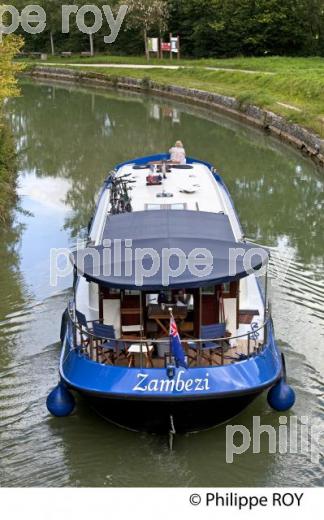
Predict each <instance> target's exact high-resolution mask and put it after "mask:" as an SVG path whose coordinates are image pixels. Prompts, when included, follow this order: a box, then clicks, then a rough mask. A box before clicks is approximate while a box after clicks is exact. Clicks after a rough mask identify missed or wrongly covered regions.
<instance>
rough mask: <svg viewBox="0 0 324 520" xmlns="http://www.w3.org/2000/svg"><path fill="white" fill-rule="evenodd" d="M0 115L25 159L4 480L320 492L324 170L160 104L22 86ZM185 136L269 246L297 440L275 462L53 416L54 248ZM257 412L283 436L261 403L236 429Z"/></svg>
mask: <svg viewBox="0 0 324 520" xmlns="http://www.w3.org/2000/svg"><path fill="white" fill-rule="evenodd" d="M6 112H7V115H8V119H9V122H10V124H11V127H12V130H13V133H14V135H15V138H16V140H17V149H18V152H19V157H20V175H19V194H20V209H19V210H17V212H16V216H15V221H14V224H13V226H12V229H11V230H10V231H6V232H4V231H1V252H0V255H1V262H0V291H1V298H0V320H1V321H0V445H1V451H0V485H1V486H107V487H110V486H210V487H212V486H213V487H214V486H319V485H323V484H324V476H323V467H324V465H323V451H324V450H323V445H322V446H321V447H316V442H315V437H316V434H315V431H316V430H319V428H320V427H322V428H323V401H324V400H323V380H324V355H323V352H324V338H323V325H324V283H323V273H324V265H323V237H324V229H323V193H324V173H323V171H317V169H316V167H315V166H314V165H313V164H312V163H310V162H309V161H308V160H307V159H303V158H302V157H301V156H300V155H299V154H298V153H297V152H296V153H295V151H294V150H292V149H290V148H289V147H286V146H285V145H283V144H281V143H279V142H277V141H276V140H274V139H272V138H271V137H269V136H266V135H265V134H263V133H261V132H259V131H257V130H255V129H251V128H247V127H246V126H244V125H243V124H240V123H238V122H235V121H232V120H231V119H228V118H226V117H225V116H223V115H215V114H214V115H212V114H210V113H209V112H208V111H207V110H203V109H198V108H193V107H191V106H187V105H185V104H181V103H177V102H173V101H169V100H165V99H158V98H151V97H141V96H139V95H135V94H126V93H117V92H115V91H111V92H103V91H95V90H90V89H89V90H83V89H79V88H77V87H69V86H59V85H53V84H52V85H51V84H44V83H43V84H34V83H28V82H26V83H24V84H22V96H21V97H20V98H17V99H14V100H11V101H10V103H8V104H7V106H6ZM176 139H181V140H182V141H183V142H184V144H185V147H186V149H187V153H188V154H190V155H192V156H196V157H198V158H200V159H205V160H207V161H210V162H212V163H213V164H215V165H216V167H217V168H218V169H219V171H220V172H221V174H222V175H223V176H224V178H225V181H226V183H227V185H228V187H229V189H230V191H231V194H232V196H233V199H234V202H235V205H236V208H237V210H238V213H239V215H240V219H241V222H242V225H243V228H244V229H245V232H246V236H247V237H248V238H250V239H251V240H254V241H255V242H256V243H258V244H263V245H266V246H269V247H270V248H271V251H272V257H273V258H272V269H271V270H272V274H273V276H274V280H273V283H272V298H273V317H274V324H275V329H276V336H277V338H278V341H279V344H280V346H281V348H282V350H283V351H284V353H285V355H286V359H287V367H288V373H289V381H290V383H291V385H292V386H293V387H294V389H295V391H296V394H297V403H296V405H295V407H294V409H293V410H292V411H291V412H289V413H286V414H284V417H286V419H287V422H288V426H289V425H291V424H292V423H291V420H292V418H296V419H295V420H296V422H297V434H298V435H297V438H298V439H299V440H300V439H301V437H303V441H304V442H303V446H301V445H300V442H299V443H297V445H296V446H293V445H292V444H291V443H290V440H289V437H288V442H287V446H288V447H287V446H285V442H284V437H281V441H282V442H281V452H280V450H278V449H277V450H276V453H269V442H268V436H267V435H266V434H263V436H262V437H261V447H260V453H253V449H252V447H249V448H248V446H246V448H247V450H246V451H245V452H244V453H242V454H241V455H234V460H233V463H232V464H228V463H226V427H225V426H220V427H218V428H216V429H214V430H211V431H208V432H204V433H199V434H195V435H181V436H180V435H179V436H176V437H175V439H174V446H173V451H170V450H169V447H168V439H167V438H164V437H159V436H151V435H146V434H137V433H131V432H128V431H123V430H120V429H118V428H116V427H114V426H112V425H109V424H108V423H106V422H104V421H103V420H101V419H100V418H98V417H97V416H96V415H94V414H93V413H92V412H91V411H90V410H89V409H88V408H87V407H86V406H85V405H84V404H83V402H82V401H78V403H77V409H76V412H75V413H74V414H73V415H72V416H71V417H69V418H66V419H57V418H54V417H51V416H50V415H49V414H48V412H47V410H46V406H45V401H46V397H47V395H48V392H49V391H50V390H51V388H52V387H54V386H55V384H56V383H57V379H58V359H59V352H60V344H59V331H60V320H61V315H62V312H63V310H64V308H65V305H66V302H67V299H68V298H69V295H70V293H71V289H70V287H71V278H70V277H68V278H66V279H62V280H60V281H59V283H58V285H56V286H55V287H53V286H51V284H50V279H49V251H50V249H51V248H64V247H70V246H73V244H74V243H75V241H76V239H77V237H80V236H83V235H84V232H85V228H86V226H87V224H88V221H89V218H90V216H91V211H92V209H93V205H94V200H95V197H96V193H97V191H98V190H99V188H100V186H101V184H102V182H103V180H104V179H105V176H106V175H107V173H108V172H109V170H110V169H111V168H112V167H113V166H114V164H116V163H118V162H121V161H124V160H126V159H130V158H133V157H136V156H141V155H150V154H153V153H158V152H161V151H162V152H163V151H166V150H168V149H169V147H170V146H171V145H172V144H173V143H174V141H175V140H176ZM287 259H288V260H289V268H288V270H287V272H285V267H286V266H287ZM253 416H261V422H262V424H265V425H268V426H271V427H273V428H274V430H273V431H274V432H275V435H276V439H277V441H279V414H278V413H275V412H274V411H272V410H271V409H270V408H269V407H268V405H267V401H266V395H263V396H261V397H260V398H258V399H257V401H255V403H254V404H253V405H252V406H250V407H249V408H248V409H247V410H246V411H245V412H244V413H243V414H241V415H240V416H239V417H237V418H235V419H233V420H232V421H231V423H230V424H232V425H235V424H241V425H243V427H244V428H245V429H246V430H244V431H245V433H246V432H250V433H251V439H254V438H256V435H257V432H254V433H255V435H254V434H253ZM305 418H307V419H305ZM306 420H308V421H309V425H310V426H313V433H312V434H310V435H307V427H306V428H305V429H306V432H304V433H303V435H301V429H300V428H301V422H304V423H305V421H306ZM291 429H292V427H291V428H290V430H291ZM308 433H309V428H308ZM282 435H284V433H283V434H282ZM245 437H246V435H245ZM292 437H293V436H292ZM245 440H246V439H245ZM247 440H248V439H247ZM256 440H257V439H256ZM307 440H308V441H309V446H308V447H307V444H306V441H307ZM235 442H236V444H237V445H240V444H241V443H242V436H241V435H238V436H236V437H235ZM290 444H291V445H290ZM305 444H306V446H305ZM287 450H288V452H289V453H285V451H287ZM254 451H255V450H254ZM294 452H295V453H294Z"/></svg>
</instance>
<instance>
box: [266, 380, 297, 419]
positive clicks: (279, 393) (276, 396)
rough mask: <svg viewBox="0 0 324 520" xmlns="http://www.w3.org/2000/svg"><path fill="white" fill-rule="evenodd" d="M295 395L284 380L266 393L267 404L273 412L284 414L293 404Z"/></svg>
mask: <svg viewBox="0 0 324 520" xmlns="http://www.w3.org/2000/svg"><path fill="white" fill-rule="evenodd" d="M295 401H296V394H295V392H294V390H293V388H292V387H291V386H289V385H288V384H287V383H286V381H285V380H284V379H281V380H280V381H279V383H277V384H276V385H275V386H273V387H272V388H271V390H269V392H268V403H269V405H270V406H271V408H273V409H274V410H277V411H278V412H285V411H287V410H290V408H292V407H293V406H294V404H295Z"/></svg>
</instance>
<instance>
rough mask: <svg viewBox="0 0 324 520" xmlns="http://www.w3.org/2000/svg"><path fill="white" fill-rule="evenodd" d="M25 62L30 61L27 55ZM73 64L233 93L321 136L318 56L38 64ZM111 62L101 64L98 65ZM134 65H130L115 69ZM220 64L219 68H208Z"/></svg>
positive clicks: (323, 117)
mask: <svg viewBox="0 0 324 520" xmlns="http://www.w3.org/2000/svg"><path fill="white" fill-rule="evenodd" d="M27 63H28V64H29V65H32V64H35V61H34V60H27ZM54 63H55V64H57V65H58V66H60V67H62V66H63V67H66V66H71V65H73V64H77V65H78V70H84V71H90V70H91V71H95V72H99V73H101V74H105V75H107V76H110V77H131V78H136V79H147V80H152V81H156V82H158V83H160V84H165V85H177V86H182V87H186V88H194V89H199V90H205V91H207V92H212V93H219V94H223V95H227V96H233V97H235V98H237V99H238V100H239V101H241V102H242V103H248V104H252V105H257V106H259V107H261V108H264V109H266V110H269V111H272V112H274V113H275V114H278V115H281V116H284V117H285V118H286V119H287V121H288V122H291V123H296V124H299V125H301V126H303V127H305V128H307V129H308V130H310V131H312V132H315V133H316V134H318V135H319V136H320V137H322V138H324V58H318V57H314V58H282V57H265V58H232V59H208V60H179V61H178V60H172V61H170V60H167V59H164V60H157V59H152V60H150V62H149V64H150V65H157V66H159V65H179V66H180V68H179V69H176V70H169V69H161V68H157V67H156V68H151V69H139V68H135V67H136V65H146V64H147V61H146V59H145V58H142V57H120V56H102V55H100V56H95V57H91V58H80V57H77V56H72V57H70V58H60V57H55V58H50V59H49V60H48V61H47V62H42V65H46V64H54ZM105 64H106V65H114V66H116V65H117V67H114V68H108V67H107V68H105V67H103V65H105ZM118 64H120V65H125V64H129V65H134V66H135V67H134V68H127V69H126V68H122V67H121V68H118ZM96 65H100V67H96ZM212 68H221V69H225V70H213V69H212Z"/></svg>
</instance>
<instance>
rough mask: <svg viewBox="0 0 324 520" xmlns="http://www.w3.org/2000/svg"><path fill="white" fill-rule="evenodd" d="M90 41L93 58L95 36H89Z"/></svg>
mask: <svg viewBox="0 0 324 520" xmlns="http://www.w3.org/2000/svg"><path fill="white" fill-rule="evenodd" d="M89 40H90V54H91V56H94V45H93V34H92V33H91V34H89Z"/></svg>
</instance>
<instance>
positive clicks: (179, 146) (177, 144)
mask: <svg viewBox="0 0 324 520" xmlns="http://www.w3.org/2000/svg"><path fill="white" fill-rule="evenodd" d="M175 146H176V147H177V148H183V144H182V142H181V141H176V144H175Z"/></svg>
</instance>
